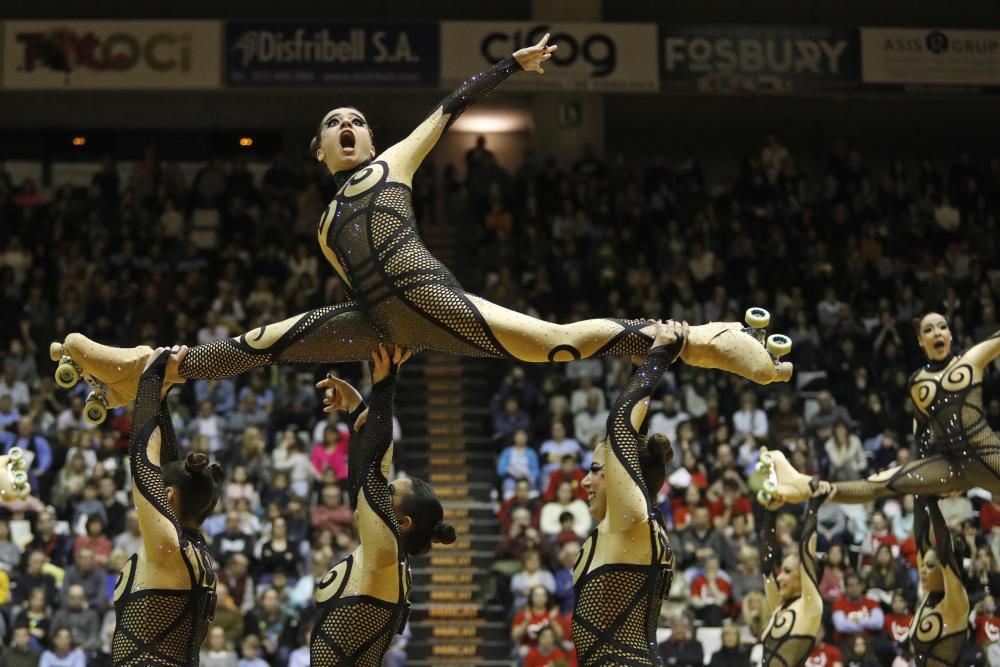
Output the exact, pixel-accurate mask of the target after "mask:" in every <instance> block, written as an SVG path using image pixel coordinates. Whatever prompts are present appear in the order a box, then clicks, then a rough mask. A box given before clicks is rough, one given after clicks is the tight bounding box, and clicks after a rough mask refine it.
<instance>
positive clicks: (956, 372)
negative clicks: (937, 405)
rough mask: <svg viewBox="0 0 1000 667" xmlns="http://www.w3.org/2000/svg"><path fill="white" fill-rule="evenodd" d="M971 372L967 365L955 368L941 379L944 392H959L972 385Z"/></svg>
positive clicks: (970, 367)
mask: <svg viewBox="0 0 1000 667" xmlns="http://www.w3.org/2000/svg"><path fill="white" fill-rule="evenodd" d="M972 377H973V370H972V366H970V365H969V364H961V365H959V366H955V367H954V368H952V369H951V370H950V371H948V372H947V373H946V374H945V376H944V377H943V378H942V379H941V388H942V389H944V390H945V391H961V390H963V389H965V388H966V387H968V386H969V385H970V384H972Z"/></svg>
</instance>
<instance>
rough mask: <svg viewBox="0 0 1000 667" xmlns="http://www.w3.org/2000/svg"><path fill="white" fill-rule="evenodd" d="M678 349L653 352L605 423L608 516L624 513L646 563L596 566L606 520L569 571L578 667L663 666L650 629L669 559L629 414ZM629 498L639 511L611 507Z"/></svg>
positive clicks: (661, 348)
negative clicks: (617, 470)
mask: <svg viewBox="0 0 1000 667" xmlns="http://www.w3.org/2000/svg"><path fill="white" fill-rule="evenodd" d="M682 346H683V340H678V341H677V342H676V343H674V344H671V345H669V346H659V347H656V348H653V349H652V350H651V351H650V353H649V356H648V357H647V359H646V361H645V363H644V364H643V365H642V366H641V367H640V368H639V369H638V370H636V372H635V373H633V374H632V378H631V380H630V381H629V383H628V386H627V387H626V388H625V390H624V391H623V392H622V394H621V396H619V397H618V400H617V401H616V402H615V405H614V408H613V409H612V411H611V414H610V416H609V417H608V440H609V447H608V454H607V456H608V463H606V464H605V467H604V469H605V471H606V478H605V486H606V487H607V489H608V490H607V494H608V510H607V512H608V516H609V518H610V519H612V520H616V519H618V518H619V517H618V516H617V515H618V514H623V513H628V514H631V515H633V516H635V517H636V521H635V531H636V535H635V540H636V541H637V542H640V541H646V540H648V542H646V544H645V547H646V548H647V549H648V551H645V552H644V553H646V554H648V560H647V561H645V562H631V563H629V562H604V563H601V564H595V562H594V561H595V554H597V553H598V549H599V547H600V546H601V542H602V541H604V540H610V539H614V537H615V536H614V535H611V534H609V533H610V532H611V530H612V529H611V528H610V524H609V528H608V529H606V530H602V526H604V525H605V523H606V522H607V521H608V520H609V519H605V521H602V522H601V524H600V525H598V527H597V528H596V529H594V531H593V532H592V533H591V534H590V537H588V538H587V540H586V542H585V543H584V544H583V548H582V549H581V550H580V557H579V560H578V561H577V564H576V567H575V568H574V570H575V573H574V574H575V576H576V582H575V584H574V589H575V590H576V604H575V607H574V609H573V641H574V643H575V644H576V654H577V660H578V662H579V664H580V666H581V667H596V666H597V665H622V666H628V667H650V666H653V665H660V664H662V661H661V659H660V655H659V653H658V652H657V644H656V624H657V620H658V618H659V614H660V604H661V600H662V599H663V598H664V597H666V596H667V595H668V594H669V592H670V583H671V578H672V574H673V561H674V559H673V553H672V551H671V549H670V544H669V542H668V541H667V533H666V529H665V527H664V525H663V521H662V518H661V517H660V514H659V511H658V510H657V508H656V504H655V500H656V493H657V492H658V491H659V489H647V488H646V483H645V481H644V480H643V477H642V471H641V469H640V466H639V442H638V436H639V431H638V429H637V428H636V426H635V424H634V422H633V419H632V415H633V410H634V409H635V408H636V407H637V406H638V405H639V404H640V403H642V402H643V401H645V400H647V399H648V398H649V396H650V394H651V393H652V391H653V389H655V388H656V385H657V384H659V382H660V379H661V378H662V377H663V373H664V372H665V371H666V370H667V367H668V366H669V365H670V364H671V363H672V362H673V360H674V359H675V358H676V357H677V355H678V353H679V351H680V349H681V347H682ZM611 459H614V462H612V461H611ZM615 466H620V467H621V468H622V469H623V470H624V473H622V475H623V477H622V479H620V480H619V479H613V478H612V475H613V473H612V470H613V468H614V467H615ZM613 496H614V497H613ZM630 496H631V497H632V498H634V499H636V500H638V499H639V498H640V496H641V501H640V502H642V503H644V506H643V507H641V508H639V507H628V506H627V505H624V507H617V506H616V505H615V504H614V503H613V502H612V501H614V500H615V497H618V498H619V499H622V500H623V501H624V503H628V502H629V501H628V500H626V499H627V498H629V497H630ZM640 519H641V520H640ZM643 524H644V525H643ZM640 534H642V536H641V537H640ZM642 546H643V545H639V544H636V545H634V546H631V545H630V547H629V549H630V550H632V549H635V550H636V551H637V552H638V551H639V549H640V548H641V547H642ZM592 566H593V568H594V569H591V567H592Z"/></svg>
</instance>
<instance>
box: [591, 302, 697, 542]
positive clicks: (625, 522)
mask: <svg viewBox="0 0 1000 667" xmlns="http://www.w3.org/2000/svg"><path fill="white" fill-rule="evenodd" d="M656 332H657V333H656V339H655V340H654V341H653V347H652V348H651V349H650V351H649V355H648V356H647V357H646V361H645V362H644V363H643V364H642V366H640V367H639V368H638V369H636V371H635V372H633V373H632V377H631V379H630V380H629V383H628V386H626V387H625V390H624V391H623V392H622V393H621V395H620V396H619V397H618V399H617V400H616V401H615V405H614V407H613V408H612V410H611V413H610V414H609V416H608V452H607V458H606V463H605V479H606V485H607V489H608V493H607V503H608V511H607V517H608V529H609V530H610V531H611V532H620V531H625V530H628V529H630V528H632V527H633V526H634V525H635V524H636V523H638V522H642V521H646V520H647V519H648V518H649V515H650V511H651V509H652V503H653V501H654V500H655V496H656V494H657V492H659V489H647V488H646V483H645V481H644V480H643V477H642V470H641V467H640V465H639V439H638V438H639V430H640V428H641V426H642V423H643V421H644V420H645V418H646V411H647V409H648V407H649V397H650V394H652V392H653V390H654V389H655V388H656V385H658V384H659V383H660V380H661V379H662V378H663V373H664V372H666V370H667V368H668V367H669V366H670V364H671V363H673V362H674V360H675V359H676V358H677V356H678V354H679V353H680V350H681V348H682V347H683V346H684V338H685V333H686V329H685V328H684V326H682V325H681V324H678V323H675V322H670V323H669V324H663V323H659V322H658V323H657V325H656Z"/></svg>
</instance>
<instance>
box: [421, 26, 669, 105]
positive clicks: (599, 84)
mask: <svg viewBox="0 0 1000 667" xmlns="http://www.w3.org/2000/svg"><path fill="white" fill-rule="evenodd" d="M547 32H548V33H551V37H550V38H549V43H550V44H558V45H559V48H558V49H557V50H556V51H555V52H554V53H553V54H552V59H551V60H549V61H548V62H546V63H545V64H544V65H543V68H544V69H545V74H544V75H541V76H539V75H538V74H534V73H528V72H524V73H518V74H517V75H515V76H513V77H511V78H510V79H509V80H508V81H507V82H506V83H504V88H505V89H515V90H589V91H600V92H655V91H656V89H657V77H656V61H655V58H654V56H653V54H655V53H656V26H655V25H653V24H637V23H559V24H552V25H549V24H546V23H530V22H523V23H507V22H500V23H493V22H480V21H444V22H442V23H441V79H442V83H443V84H444V85H445V86H447V87H454V86H456V85H457V84H459V83H460V82H462V81H464V80H465V79H466V78H467V77H469V76H471V75H473V74H475V73H477V72H480V71H482V70H484V69H486V68H487V67H489V66H490V65H492V64H493V63H495V62H497V61H498V60H500V59H501V58H503V57H504V56H506V55H508V54H510V53H513V52H514V51H516V50H517V49H520V48H522V47H524V46H528V45H530V44H534V43H536V42H537V41H538V40H539V39H541V38H542V36H543V35H545V33H547Z"/></svg>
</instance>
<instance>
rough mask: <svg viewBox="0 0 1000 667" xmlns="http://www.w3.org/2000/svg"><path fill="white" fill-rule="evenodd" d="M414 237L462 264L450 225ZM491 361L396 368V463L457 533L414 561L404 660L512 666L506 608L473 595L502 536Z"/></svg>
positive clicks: (443, 665)
mask: <svg viewBox="0 0 1000 667" xmlns="http://www.w3.org/2000/svg"><path fill="white" fill-rule="evenodd" d="M421 234H422V236H423V238H424V241H425V243H427V246H428V247H429V248H430V249H431V251H432V252H433V253H434V254H435V255H436V256H437V257H438V258H439V259H440V260H441V261H442V262H443V263H445V264H446V265H447V266H449V268H454V269H459V270H461V269H462V268H466V267H467V266H468V264H467V263H466V262H467V261H468V259H469V257H468V256H465V255H464V254H463V253H461V252H459V251H458V249H457V246H458V243H457V242H456V237H455V228H454V227H449V226H445V225H439V226H424V227H422V229H421ZM463 259H464V260H466V262H463V261H462V260H463ZM473 263H474V260H473ZM463 264H465V266H463ZM496 363H498V362H496V361H489V360H482V359H467V358H460V357H456V356H451V355H446V354H440V353H436V352H425V353H423V354H420V355H418V356H417V357H415V358H414V359H413V360H412V361H410V362H409V363H408V364H407V366H406V367H405V368H404V370H403V377H402V382H401V390H400V393H399V396H398V398H397V403H396V410H397V414H398V416H399V419H400V422H401V425H402V428H403V451H402V452H401V453H400V454H401V456H400V462H401V463H402V467H403V468H404V469H405V470H406V472H407V473H408V474H410V475H412V476H415V477H420V478H422V479H424V480H426V481H427V482H429V483H430V484H431V485H432V486H433V487H434V490H435V491H436V493H437V495H438V497H439V498H440V499H441V502H442V503H443V504H444V507H445V520H446V521H448V522H450V523H451V524H453V525H454V526H455V530H456V532H457V534H458V539H457V540H456V541H455V543H454V544H451V545H448V546H444V545H435V546H434V549H433V550H432V552H431V554H430V555H428V556H423V557H420V558H415V559H414V560H413V562H412V567H413V590H412V593H411V596H410V599H411V601H412V602H413V609H412V612H411V614H410V627H411V629H412V631H413V637H412V639H411V640H410V644H409V648H408V650H407V655H408V657H407V663H406V664H407V665H408V666H409V665H412V666H414V667H432V666H433V667H451V666H453V667H510V666H511V665H512V664H513V662H512V660H511V658H510V650H511V644H510V640H509V633H510V627H509V624H508V621H507V618H506V612H505V610H504V608H503V607H502V606H501V605H498V604H486V602H485V600H483V599H482V598H483V597H484V596H482V595H481V594H480V590H481V587H480V584H481V582H483V581H484V580H485V579H486V577H487V575H488V572H489V568H490V565H491V564H492V562H493V558H494V557H493V554H494V549H495V548H496V545H497V542H498V541H499V540H500V528H499V526H498V524H497V521H496V518H495V516H494V515H493V511H492V506H491V503H490V491H491V490H492V488H493V486H494V479H495V454H494V447H493V444H492V442H491V440H490V437H489V434H488V433H487V432H486V426H487V424H488V419H489V404H490V398H491V396H492V393H493V387H492V386H491V384H490V382H489V381H488V379H487V378H488V377H490V376H491V375H493V374H494V372H495V369H491V368H490V367H491V366H492V365H494V364H496Z"/></svg>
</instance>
